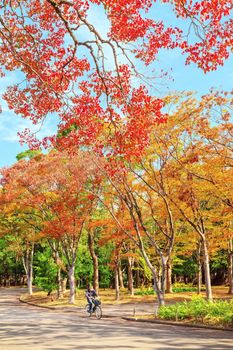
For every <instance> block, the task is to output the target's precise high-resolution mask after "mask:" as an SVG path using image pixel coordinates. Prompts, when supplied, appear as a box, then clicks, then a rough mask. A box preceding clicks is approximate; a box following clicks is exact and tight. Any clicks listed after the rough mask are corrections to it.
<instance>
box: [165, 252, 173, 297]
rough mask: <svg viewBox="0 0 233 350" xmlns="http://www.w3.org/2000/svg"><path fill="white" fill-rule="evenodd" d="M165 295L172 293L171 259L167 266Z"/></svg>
mask: <svg viewBox="0 0 233 350" xmlns="http://www.w3.org/2000/svg"><path fill="white" fill-rule="evenodd" d="M165 293H172V263H171V259H170V258H169V259H168V260H167V265H166V289H165Z"/></svg>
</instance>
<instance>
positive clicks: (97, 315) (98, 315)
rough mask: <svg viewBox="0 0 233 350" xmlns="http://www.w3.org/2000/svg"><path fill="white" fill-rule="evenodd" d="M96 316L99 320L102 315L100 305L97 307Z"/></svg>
mask: <svg viewBox="0 0 233 350" xmlns="http://www.w3.org/2000/svg"><path fill="white" fill-rule="evenodd" d="M95 316H96V318H97V319H98V320H99V319H100V318H101V317H102V309H101V307H100V306H96V307H95Z"/></svg>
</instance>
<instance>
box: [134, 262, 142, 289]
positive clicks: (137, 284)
mask: <svg viewBox="0 0 233 350" xmlns="http://www.w3.org/2000/svg"><path fill="white" fill-rule="evenodd" d="M135 265H136V271H135V273H136V277H135V283H136V288H139V287H140V286H141V280H140V271H139V263H138V262H137V261H136V262H135Z"/></svg>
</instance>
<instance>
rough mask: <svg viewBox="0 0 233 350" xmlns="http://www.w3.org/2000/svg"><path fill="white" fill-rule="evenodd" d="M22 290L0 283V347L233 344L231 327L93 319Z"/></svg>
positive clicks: (163, 349) (225, 348) (154, 349)
mask: <svg viewBox="0 0 233 350" xmlns="http://www.w3.org/2000/svg"><path fill="white" fill-rule="evenodd" d="M22 292H23V289H15V288H8V289H3V288H0V315H1V318H0V350H16V349H17V350H29V349H30V350H76V349H78V350H115V349H118V350H119V349H120V350H133V349H137V350H142V349H144V350H175V349H183V350H186V349H187V350H188V349H191V350H204V349H205V350H206V349H213V350H232V349H233V332H230V331H216V330H209V329H198V328H186V327H177V326H171V325H170V326H169V325H161V324H152V323H136V322H129V321H126V320H122V319H121V318H120V317H118V316H117V315H115V317H106V318H103V319H101V320H96V319H95V318H91V319H90V318H87V317H86V316H84V314H83V313H82V312H81V310H77V313H75V312H67V311H66V310H48V309H45V308H38V307H35V306H30V305H27V304H24V303H20V301H19V299H18V298H19V295H20V294H22ZM127 307H130V306H129V305H128V306H127ZM111 310H112V311H111V312H113V311H114V309H113V308H112V309H111ZM105 311H106V310H105ZM125 311H126V312H130V309H128V311H127V310H125ZM109 312H110V307H109ZM112 315H113V314H112Z"/></svg>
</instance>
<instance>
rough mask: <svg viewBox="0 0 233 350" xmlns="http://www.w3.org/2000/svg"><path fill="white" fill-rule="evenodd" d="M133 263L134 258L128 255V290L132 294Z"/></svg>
mask: <svg viewBox="0 0 233 350" xmlns="http://www.w3.org/2000/svg"><path fill="white" fill-rule="evenodd" d="M133 264H134V259H133V258H132V257H130V256H128V274H127V275H128V290H129V293H130V295H134V287H133V269H132V268H133Z"/></svg>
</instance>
